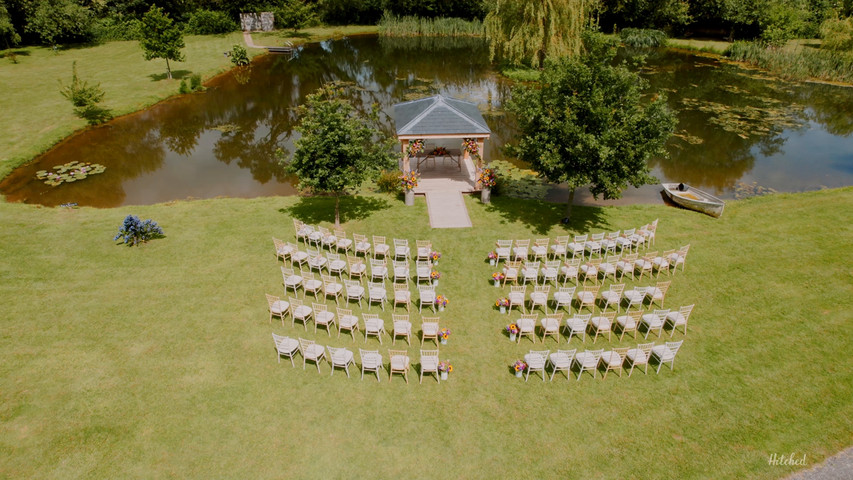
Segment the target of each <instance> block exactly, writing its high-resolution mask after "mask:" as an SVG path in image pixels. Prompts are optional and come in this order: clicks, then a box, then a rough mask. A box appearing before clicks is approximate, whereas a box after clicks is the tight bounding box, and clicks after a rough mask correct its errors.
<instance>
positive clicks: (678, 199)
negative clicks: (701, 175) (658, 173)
mask: <svg viewBox="0 0 853 480" xmlns="http://www.w3.org/2000/svg"><path fill="white" fill-rule="evenodd" d="M661 186H662V187H663V191H664V193H666V196H667V197H669V198H670V200H672V201H673V202H675V203H677V204H678V205H681V206H682V207H684V208H689V209H691V210H696V211H697V212H702V213H705V214H708V215H710V216H712V217H719V216H720V215H722V214H723V208H725V206H726V203H725V202H723V201H722V200H720V199H719V198H717V197H715V196H713V195H711V194H710V193H706V192H703V191H702V190H699V189H696V188H693V187H691V186H689V185H685V184H683V183H662V184H661ZM679 186H681V187H682V188H679Z"/></svg>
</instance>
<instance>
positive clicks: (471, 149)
mask: <svg viewBox="0 0 853 480" xmlns="http://www.w3.org/2000/svg"><path fill="white" fill-rule="evenodd" d="M462 148H464V149H465V151H466V152H468V153H470V154H471V155H473V156H475V157H479V156H480V146H479V145H477V141H476V140H474V139H473V138H463V139H462Z"/></svg>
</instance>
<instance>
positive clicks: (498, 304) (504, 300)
mask: <svg viewBox="0 0 853 480" xmlns="http://www.w3.org/2000/svg"><path fill="white" fill-rule="evenodd" d="M495 306H496V307H508V306H509V299H508V298H506V297H504V298H499V299H498V300H497V301H496V302H495Z"/></svg>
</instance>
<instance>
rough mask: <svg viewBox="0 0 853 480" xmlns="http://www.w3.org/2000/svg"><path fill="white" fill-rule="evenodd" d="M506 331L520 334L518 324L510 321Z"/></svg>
mask: <svg viewBox="0 0 853 480" xmlns="http://www.w3.org/2000/svg"><path fill="white" fill-rule="evenodd" d="M506 331H507V333H511V334H513V335H517V334H518V325H516V324H514V323H510V324H509V325H507V326H506Z"/></svg>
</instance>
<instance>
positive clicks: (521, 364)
mask: <svg viewBox="0 0 853 480" xmlns="http://www.w3.org/2000/svg"><path fill="white" fill-rule="evenodd" d="M512 368H514V369H515V371H516V372H521V371H523V370H524V369H526V368H527V364H526V363H524V361H523V360H516V361H515V363H513V364H512Z"/></svg>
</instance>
